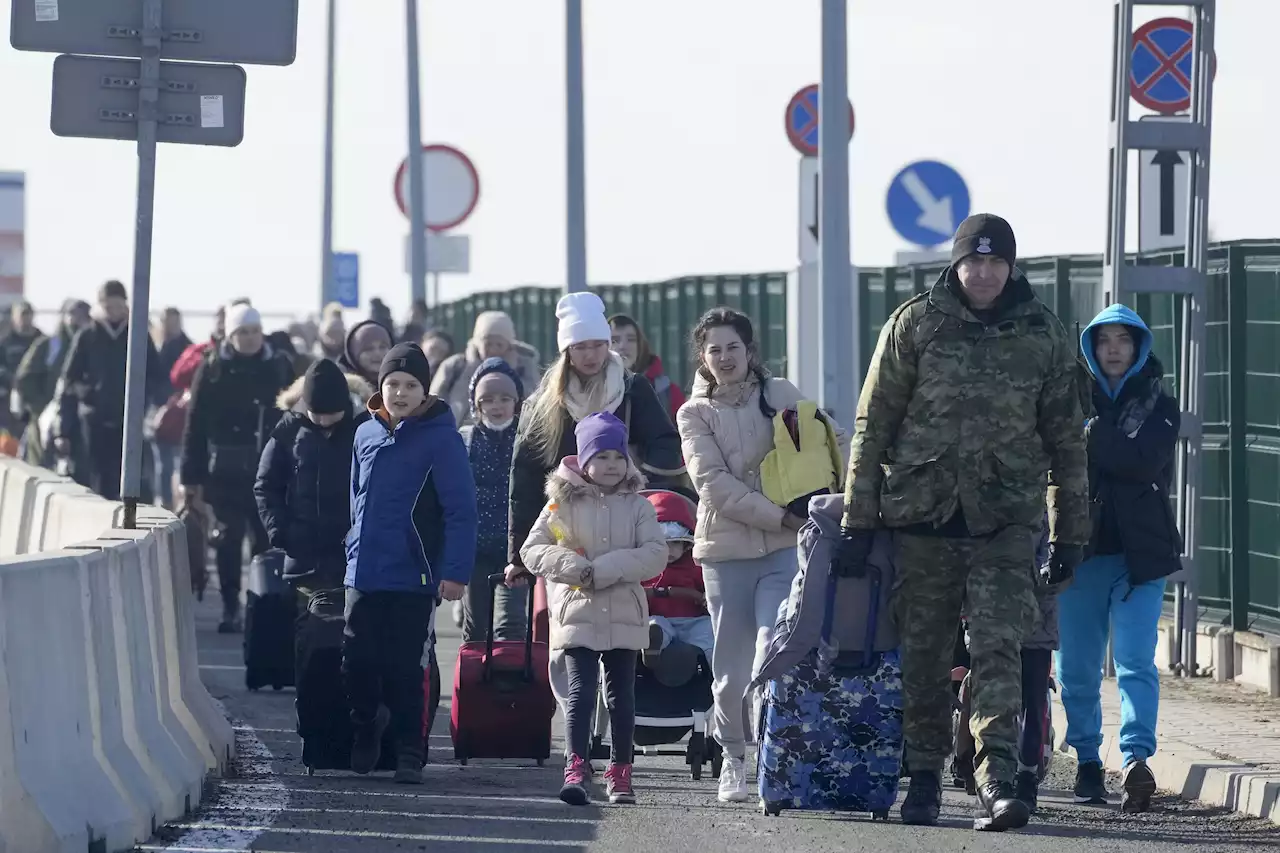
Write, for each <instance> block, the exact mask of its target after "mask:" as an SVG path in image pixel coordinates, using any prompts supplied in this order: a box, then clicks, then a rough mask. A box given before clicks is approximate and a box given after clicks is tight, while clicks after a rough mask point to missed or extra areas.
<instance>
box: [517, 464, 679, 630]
mask: <svg viewBox="0 0 1280 853" xmlns="http://www.w3.org/2000/svg"><path fill="white" fill-rule="evenodd" d="M642 488H644V477H643V476H641V474H640V472H639V471H637V470H636V469H635V468H634V466H632V467H631V470H630V471H629V472H628V475H627V479H626V480H625V481H624V482H623V483H622V485H621V486H620V487H619V488H618V491H616V492H615V493H614V494H611V495H605V494H602V493H601V491H600V488H599V487H598V486H595V485H592V484H591V483H589V482H587V481H586V479H585V478H584V477H583V476H582V472H581V470H580V469H579V468H578V457H576V456H567V457H565V459H564V461H562V462H561V463H560V467H559V468H557V469H556V471H555V473H553V474H552V475H551V476H550V477H548V478H547V489H546V491H547V498H548V503H547V505H546V506H545V507H543V509H542V512H541V514H539V516H538V520H537V522H536V523H535V524H534V526H533V530H531V531H530V533H529V538H528V539H526V540H525V543H524V546H523V547H521V549H520V557H521V559H522V560H523V561H524V565H525V567H526V568H527V569H528V570H529V571H531V572H533V573H534V574H535V575H539V576H541V577H543V578H546V580H547V606H548V609H549V610H550V616H551V648H553V649H567V648H572V647H575V646H582V647H585V648H588V649H593V650H595V651H608V650H609V649H637V650H638V649H643V648H645V647H646V646H647V645H648V644H649V625H648V623H649V605H648V601H647V600H646V598H645V592H644V588H643V587H641V586H640V584H641V583H642V582H644V581H647V580H649V579H650V578H654V577H657V576H658V575H659V574H661V573H662V570H663V569H664V568H666V565H667V540H666V536H665V535H664V534H663V532H662V528H661V527H660V526H659V525H658V516H657V514H656V513H655V512H654V509H653V505H652V504H651V503H649V502H648V501H647V500H645V499H644V498H643V497H641V496H640V495H639V494H637V492H639V491H640V489H642Z"/></svg>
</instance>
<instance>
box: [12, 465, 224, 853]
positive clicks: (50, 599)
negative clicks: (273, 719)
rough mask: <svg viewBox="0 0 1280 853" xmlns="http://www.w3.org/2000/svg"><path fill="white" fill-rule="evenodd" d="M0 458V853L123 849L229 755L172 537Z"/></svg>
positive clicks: (193, 793)
mask: <svg viewBox="0 0 1280 853" xmlns="http://www.w3.org/2000/svg"><path fill="white" fill-rule="evenodd" d="M140 516H141V518H140V523H139V528H141V529H138V530H117V529H112V528H111V525H112V524H114V523H116V522H118V520H119V518H120V506H119V505H118V504H113V503H111V502H108V501H104V500H102V499H100V498H97V497H96V496H92V495H89V494H87V493H86V491H85V490H84V489H82V488H81V487H79V486H77V485H75V484H73V483H70V482H69V481H67V480H66V479H64V478H59V477H55V476H53V475H51V474H50V473H49V472H47V471H43V470H41V469H37V468H32V467H31V466H28V465H23V464H22V463H19V462H16V461H14V460H9V459H5V460H0V554H3V555H4V556H0V853H17V851H21V853H46V851H68V853H69V851H76V853H84V851H86V850H91V851H92V850H104V851H124V850H129V849H132V847H133V846H134V845H135V844H136V843H138V842H141V841H144V840H146V839H147V838H148V837H149V836H150V835H151V834H152V832H153V831H154V830H155V828H156V827H157V826H158V825H160V824H162V823H164V822H166V821H169V820H173V819H175V818H179V817H182V816H183V815H184V814H186V813H189V812H190V811H191V809H192V808H194V807H195V806H196V804H197V803H198V802H199V800H200V796H201V793H202V790H203V785H204V781H205V777H206V776H207V775H208V774H210V773H215V774H216V773H221V772H222V771H223V770H225V767H226V763H227V761H229V759H230V757H231V748H232V744H233V742H234V740H233V733H232V731H231V727H230V725H229V723H228V722H227V721H226V720H225V719H224V718H223V717H222V716H221V714H220V713H219V712H218V710H217V708H216V707H215V705H214V703H213V700H212V699H211V698H210V696H209V694H208V692H207V691H206V690H205V688H204V686H203V685H202V684H201V682H200V677H199V668H198V663H197V660H196V647H195V624H194V618H193V607H192V601H191V597H192V596H191V582H190V571H189V568H188V566H187V549H186V541H185V531H184V529H183V526H182V524H181V523H180V522H178V521H177V519H175V518H174V517H173V516H172V515H171V514H169V513H167V512H164V511H162V510H158V509H152V508H145V509H143V510H142V511H140Z"/></svg>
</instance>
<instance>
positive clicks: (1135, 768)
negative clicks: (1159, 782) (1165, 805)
mask: <svg viewBox="0 0 1280 853" xmlns="http://www.w3.org/2000/svg"><path fill="white" fill-rule="evenodd" d="M1155 795H1156V777H1155V776H1154V775H1152V773H1151V768H1150V767H1148V766H1147V762H1145V761H1143V760H1141V759H1138V760H1136V761H1131V762H1129V765H1128V766H1127V767H1125V769H1124V793H1123V794H1121V795H1120V811H1122V812H1124V813H1125V814H1141V813H1142V812H1145V811H1146V810H1147V809H1149V808H1151V798H1152V797H1154V796H1155Z"/></svg>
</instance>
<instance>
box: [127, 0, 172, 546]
mask: <svg viewBox="0 0 1280 853" xmlns="http://www.w3.org/2000/svg"><path fill="white" fill-rule="evenodd" d="M163 8H164V4H163V0H142V68H141V74H140V76H139V81H138V82H139V85H138V201H137V221H136V224H135V231H134V244H133V291H132V293H130V294H129V297H130V298H129V345H128V356H127V361H126V367H125V386H124V440H123V442H122V447H121V452H120V497H121V499H122V500H123V501H124V528H125V529H126V530H133V529H135V528H136V527H137V525H138V498H139V496H140V495H141V493H142V453H143V450H144V442H143V440H142V417H143V414H144V413H145V411H146V407H147V351H148V349H149V348H150V347H149V346H148V337H147V335H148V332H149V329H148V328H147V314H148V311H149V309H150V302H151V231H152V224H153V219H154V213H155V195H156V128H157V120H158V118H159V117H158V115H157V110H156V106H157V103H158V101H159V99H160V47H161V38H162V33H163V30H162V24H163Z"/></svg>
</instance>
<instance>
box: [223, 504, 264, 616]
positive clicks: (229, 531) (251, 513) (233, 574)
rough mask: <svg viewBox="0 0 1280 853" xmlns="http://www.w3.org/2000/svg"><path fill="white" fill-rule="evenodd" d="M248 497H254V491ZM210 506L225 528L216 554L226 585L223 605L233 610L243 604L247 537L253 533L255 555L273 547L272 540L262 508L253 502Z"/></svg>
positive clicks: (252, 542) (250, 540)
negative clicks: (263, 519) (264, 525)
mask: <svg viewBox="0 0 1280 853" xmlns="http://www.w3.org/2000/svg"><path fill="white" fill-rule="evenodd" d="M248 497H249V498H250V499H252V493H249V495H248ZM210 506H212V508H213V517H214V518H215V519H216V520H217V523H218V528H219V529H220V531H221V532H220V533H219V537H218V544H217V545H216V546H215V547H214V555H215V558H216V560H217V564H218V583H219V584H220V585H221V587H222V606H223V609H225V610H227V611H231V610H233V609H234V608H236V607H239V606H240V578H241V574H242V572H243V571H244V565H243V563H244V537H245V536H246V535H247V536H248V537H249V549H250V551H251V552H252V554H253V556H255V557H256V556H258V555H259V554H261V553H262V552H264V551H266V550H267V549H268V548H270V547H271V542H270V540H269V539H268V538H267V531H266V529H265V528H264V527H263V526H262V521H261V520H260V519H259V518H258V510H257V508H256V507H254V506H253V504H252V503H248V504H246V503H243V502H241V501H235V502H218V503H213V504H210Z"/></svg>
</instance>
